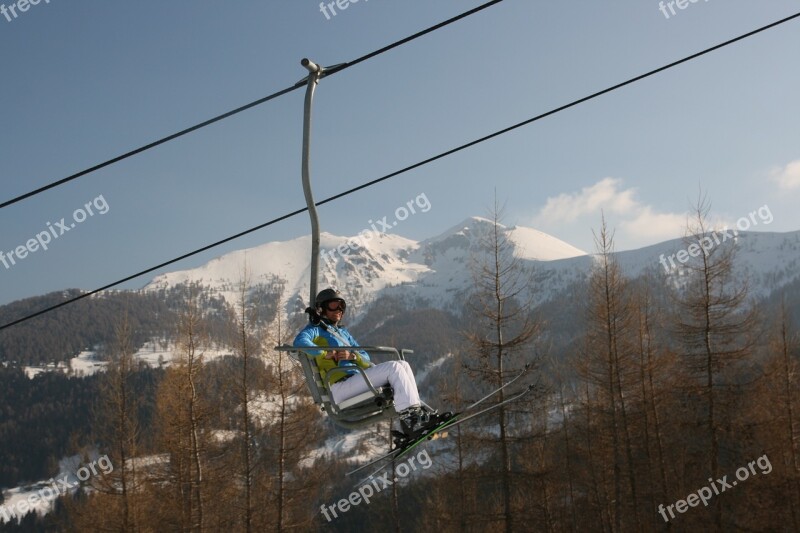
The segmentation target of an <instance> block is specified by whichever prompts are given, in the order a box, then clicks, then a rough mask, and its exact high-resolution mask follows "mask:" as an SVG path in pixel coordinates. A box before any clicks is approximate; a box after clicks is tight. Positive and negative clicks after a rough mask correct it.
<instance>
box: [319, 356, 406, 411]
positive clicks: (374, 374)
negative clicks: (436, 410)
mask: <svg viewBox="0 0 800 533" xmlns="http://www.w3.org/2000/svg"><path fill="white" fill-rule="evenodd" d="M364 372H365V373H366V374H367V377H369V380H370V381H371V382H372V386H373V387H375V388H378V387H382V386H383V385H386V384H387V383H388V384H389V385H391V386H392V389H394V408H395V410H396V411H397V412H398V413H399V412H400V411H403V410H404V409H408V408H409V407H411V406H418V405H419V404H420V403H419V391H417V382H416V380H415V379H414V372H413V371H412V370H411V366H410V365H409V364H408V363H407V362H406V361H386V362H385V363H380V364H378V365H375V366H371V367H369V368H367V369H365V370H364ZM368 390H369V387H367V383H366V381H364V377H363V376H362V375H361V374H355V375H353V376H351V377H349V378H348V379H346V380H344V381H337V382H336V383H334V384H333V385H331V394H332V395H333V400H334V401H335V402H336V403H339V402H342V401H344V400H346V399H348V398H352V397H353V396H357V395H359V394H361V393H362V392H367V391H368Z"/></svg>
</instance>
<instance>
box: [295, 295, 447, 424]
mask: <svg viewBox="0 0 800 533" xmlns="http://www.w3.org/2000/svg"><path fill="white" fill-rule="evenodd" d="M314 305H315V307H316V316H314V315H315V313H313V312H312V313H310V315H311V322H310V323H309V324H308V325H306V327H304V328H303V329H302V330H301V331H300V333H298V334H297V337H295V339H294V346H329V347H335V348H340V349H334V350H325V351H321V350H320V352H319V353H318V354H314V353H312V354H311V355H313V356H314V359H315V361H316V363H317V368H318V369H319V371H320V374H321V375H322V378H323V380H324V379H325V375H326V374H327V372H329V371H330V370H331V369H333V368H335V367H337V366H339V367H343V366H359V367H361V368H363V369H365V373H366V375H367V377H368V378H369V379H370V381H371V382H372V384H373V386H375V387H382V386H384V385H390V386H391V387H392V389H394V407H395V410H396V411H397V414H398V416H399V418H400V427H401V428H402V432H403V433H405V434H406V435H407V436H409V437H410V438H417V437H418V436H420V435H422V434H423V433H424V432H425V431H426V430H430V429H432V428H434V427H436V426H437V425H439V424H441V423H442V422H444V421H445V420H447V418H448V417H449V413H445V414H442V415H440V414H438V413H437V411H435V410H433V409H431V408H430V407H428V406H427V405H425V404H424V403H423V402H422V401H421V400H420V397H419V392H418V390H417V382H416V380H415V379H414V373H413V371H412V370H411V366H410V365H409V364H408V362H406V361H386V362H383V363H380V364H377V365H376V364H374V363H372V361H370V357H369V354H367V352H365V351H364V350H351V349H348V348H352V347H357V346H358V343H357V342H356V340H355V339H354V338H353V336H352V335H351V334H350V332H349V331H347V329H346V328H345V327H344V326H340V325H339V322H340V321H341V320H342V317H343V316H344V313H345V309H346V308H347V304H346V302H345V300H344V298H343V297H342V295H341V294H339V292H338V291H337V290H336V289H333V288H329V289H325V290H323V291H321V292H320V293H319V294H318V295H317V297H316V299H315V302H314ZM309 311H312V310H309ZM353 376H356V377H353ZM368 390H369V387H368V386H367V383H366V381H365V380H364V379H363V377H361V376H358V371H357V370H351V371H348V372H346V373H345V372H340V373H337V374H336V375H334V376H332V377H331V380H330V392H331V395H332V396H333V399H334V401H335V402H336V403H340V402H343V401H345V400H347V399H348V398H352V397H354V396H357V395H359V394H362V393H364V392H366V391H368Z"/></svg>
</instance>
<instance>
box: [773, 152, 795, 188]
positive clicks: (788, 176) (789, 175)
mask: <svg viewBox="0 0 800 533" xmlns="http://www.w3.org/2000/svg"><path fill="white" fill-rule="evenodd" d="M772 179H773V181H775V182H777V183H778V186H779V187H780V188H781V189H784V190H791V189H798V188H800V159H798V160H796V161H792V162H791V163H789V164H788V165H786V166H785V167H783V168H780V169H777V170H773V171H772Z"/></svg>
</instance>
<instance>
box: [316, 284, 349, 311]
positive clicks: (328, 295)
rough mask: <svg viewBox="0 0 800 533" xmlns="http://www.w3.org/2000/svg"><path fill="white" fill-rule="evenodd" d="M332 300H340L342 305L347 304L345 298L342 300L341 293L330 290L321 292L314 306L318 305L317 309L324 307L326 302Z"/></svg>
mask: <svg viewBox="0 0 800 533" xmlns="http://www.w3.org/2000/svg"><path fill="white" fill-rule="evenodd" d="M331 300H340V301H341V302H342V303H345V301H344V298H342V295H341V294H339V291H337V290H336V289H333V288H329V289H325V290H323V291H320V293H319V294H317V298H316V300H315V301H314V305H316V306H317V307H323V306H324V305H325V303H326V302H330V301H331Z"/></svg>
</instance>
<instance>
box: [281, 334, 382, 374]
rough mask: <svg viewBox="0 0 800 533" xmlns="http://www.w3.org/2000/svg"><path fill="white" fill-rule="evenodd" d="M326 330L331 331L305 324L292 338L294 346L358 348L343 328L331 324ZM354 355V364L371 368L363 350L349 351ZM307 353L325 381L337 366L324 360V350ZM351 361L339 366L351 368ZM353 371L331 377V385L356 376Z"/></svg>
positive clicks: (325, 352)
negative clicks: (312, 358) (312, 357)
mask: <svg viewBox="0 0 800 533" xmlns="http://www.w3.org/2000/svg"><path fill="white" fill-rule="evenodd" d="M327 326H328V329H330V330H331V331H332V332H333V333H331V331H327V330H326V329H325V328H323V327H322V326H319V325H314V324H311V323H309V324H307V325H306V327H304V328H303V329H302V330H300V333H298V334H297V336H296V337H295V338H294V343H293V344H294V346H330V347H334V346H336V347H348V346H358V342H356V340H355V339H354V338H353V336H352V335H351V334H350V332H349V331H347V329H346V328H344V327H336V326H334V325H332V324H328V325H327ZM337 336H338V337H340V338H341V340H339V339H338V338H337ZM342 341H344V342H342ZM351 351H353V352H355V354H356V360H355V364H356V365H358V366H359V367H361V368H369V367H370V366H372V362H371V361H370V358H369V354H368V353H367V352H365V351H364V350H351ZM307 352H308V353H309V354H310V355H312V356H314V361H315V362H316V363H317V368H319V372H320V374H321V375H322V379H323V381H324V380H325V376H326V374H327V373H328V372H329V371H330V370H331V369H332V368H335V367H336V366H337V364H336V361H334V360H333V359H326V358H325V355H326V354H327V353H328V352H327V351H326V350H307ZM353 364H354V363H353V361H342V363H341V366H353ZM356 373H357V372H356V371H355V370H351V371H348V372H347V373H344V372H341V373H337V374H336V375H335V376H333V377H331V383H336V382H337V381H340V380H342V379H347V378H348V377H350V376H351V375H353V374H356Z"/></svg>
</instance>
